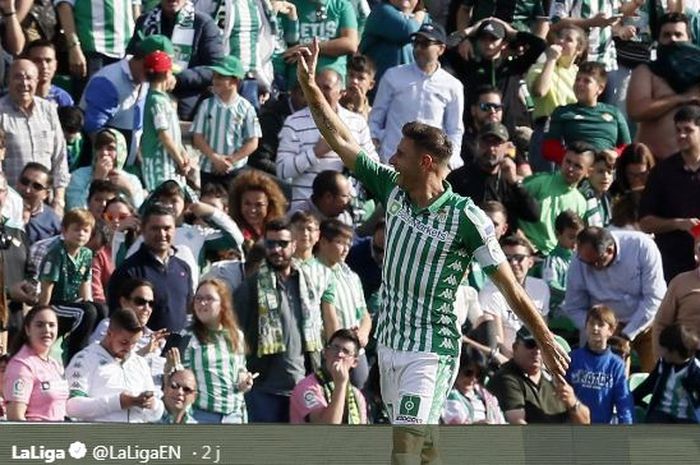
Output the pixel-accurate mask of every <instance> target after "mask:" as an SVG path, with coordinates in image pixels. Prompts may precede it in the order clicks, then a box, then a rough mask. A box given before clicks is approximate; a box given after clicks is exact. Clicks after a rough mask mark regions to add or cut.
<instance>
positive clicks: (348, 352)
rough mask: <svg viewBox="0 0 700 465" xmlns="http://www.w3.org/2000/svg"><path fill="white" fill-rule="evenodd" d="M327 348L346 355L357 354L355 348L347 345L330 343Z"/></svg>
mask: <svg viewBox="0 0 700 465" xmlns="http://www.w3.org/2000/svg"><path fill="white" fill-rule="evenodd" d="M326 349H327V350H328V351H329V352H331V353H332V354H335V355H338V354H342V355H343V356H345V357H354V356H355V352H354V351H353V350H350V349H346V348H345V347H340V346H335V345H328V346H326Z"/></svg>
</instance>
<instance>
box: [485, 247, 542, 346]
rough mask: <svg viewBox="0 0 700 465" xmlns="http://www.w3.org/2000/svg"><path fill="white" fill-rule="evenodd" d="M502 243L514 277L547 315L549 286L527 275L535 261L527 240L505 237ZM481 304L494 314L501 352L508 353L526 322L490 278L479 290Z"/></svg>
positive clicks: (536, 305) (490, 313)
mask: <svg viewBox="0 0 700 465" xmlns="http://www.w3.org/2000/svg"><path fill="white" fill-rule="evenodd" d="M500 243H501V247H503V253H504V254H505V255H506V260H507V261H508V263H509V264H510V266H511V268H512V269H513V274H514V275H515V279H516V280H517V281H518V283H519V284H520V285H521V286H523V288H524V289H525V292H527V294H528V295H529V296H530V298H531V299H532V302H533V303H534V304H535V308H536V309H537V311H538V312H540V314H541V315H542V316H543V317H546V316H547V314H548V313H549V288H548V287H547V284H546V283H545V282H544V281H542V280H541V279H538V278H532V277H529V276H528V275H527V274H528V271H530V269H531V268H532V266H533V265H534V261H533V259H532V253H533V250H532V247H531V246H530V244H529V243H528V242H527V240H525V239H524V238H522V237H519V236H507V237H504V238H503V239H501V241H500ZM479 304H480V305H481V308H482V309H483V310H484V313H487V314H489V315H492V316H493V317H494V318H495V319H496V322H497V327H498V333H499V340H500V346H501V352H502V353H503V354H506V355H509V353H508V352H509V351H508V349H509V348H510V347H511V346H512V345H513V342H514V341H515V334H516V333H517V332H518V330H519V329H520V328H521V327H523V322H522V321H521V320H520V318H518V316H517V315H516V313H515V312H514V311H513V310H512V308H511V306H510V303H509V302H508V301H507V300H506V298H505V296H504V295H503V294H501V291H499V290H498V288H497V287H496V285H495V284H493V282H491V281H487V282H486V284H485V285H484V288H483V289H482V290H481V291H480V292H479Z"/></svg>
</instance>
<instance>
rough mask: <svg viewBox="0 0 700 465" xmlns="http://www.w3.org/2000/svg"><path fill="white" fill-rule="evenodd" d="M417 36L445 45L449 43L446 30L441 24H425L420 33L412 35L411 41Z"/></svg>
mask: <svg viewBox="0 0 700 465" xmlns="http://www.w3.org/2000/svg"><path fill="white" fill-rule="evenodd" d="M416 36H423V37H425V38H426V39H429V40H434V41H436V42H440V43H441V44H444V43H446V42H447V36H446V35H445V30H444V29H443V28H442V26H440V25H439V24H432V23H423V24H422V25H421V27H420V29H418V31H416V32H414V33H413V34H411V39H413V38H415V37H416Z"/></svg>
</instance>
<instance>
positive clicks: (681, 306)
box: [653, 231, 700, 358]
mask: <svg viewBox="0 0 700 465" xmlns="http://www.w3.org/2000/svg"><path fill="white" fill-rule="evenodd" d="M695 262H696V263H697V267H696V268H695V269H694V270H690V271H685V272H683V273H679V274H677V275H676V276H675V277H674V278H673V279H672V280H671V282H670V283H668V289H667V291H666V295H664V298H663V300H662V301H661V305H659V311H658V312H656V318H655V319H654V326H653V336H654V354H655V355H656V357H657V358H658V356H660V354H661V350H660V349H659V337H660V335H661V331H663V330H664V329H665V328H667V327H669V326H671V325H673V324H678V325H681V326H683V327H685V328H688V329H689V330H691V331H694V332H695V333H698V331H700V313H698V308H700V305H699V304H700V294H699V293H698V289H700V231H695Z"/></svg>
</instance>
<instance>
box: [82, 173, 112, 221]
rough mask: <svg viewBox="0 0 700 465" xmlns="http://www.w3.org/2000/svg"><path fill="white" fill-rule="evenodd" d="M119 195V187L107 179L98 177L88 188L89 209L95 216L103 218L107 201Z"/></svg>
mask: <svg viewBox="0 0 700 465" xmlns="http://www.w3.org/2000/svg"><path fill="white" fill-rule="evenodd" d="M117 195H119V188H118V187H117V186H116V185H115V184H114V183H112V181H108V180H105V179H96V180H94V181H92V182H91V183H90V187H89V188H88V198H87V209H88V211H89V212H90V213H91V214H92V216H93V217H94V218H102V214H103V213H104V211H105V207H106V206H107V203H108V202H109V201H110V200H112V199H113V198H115V197H117Z"/></svg>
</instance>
